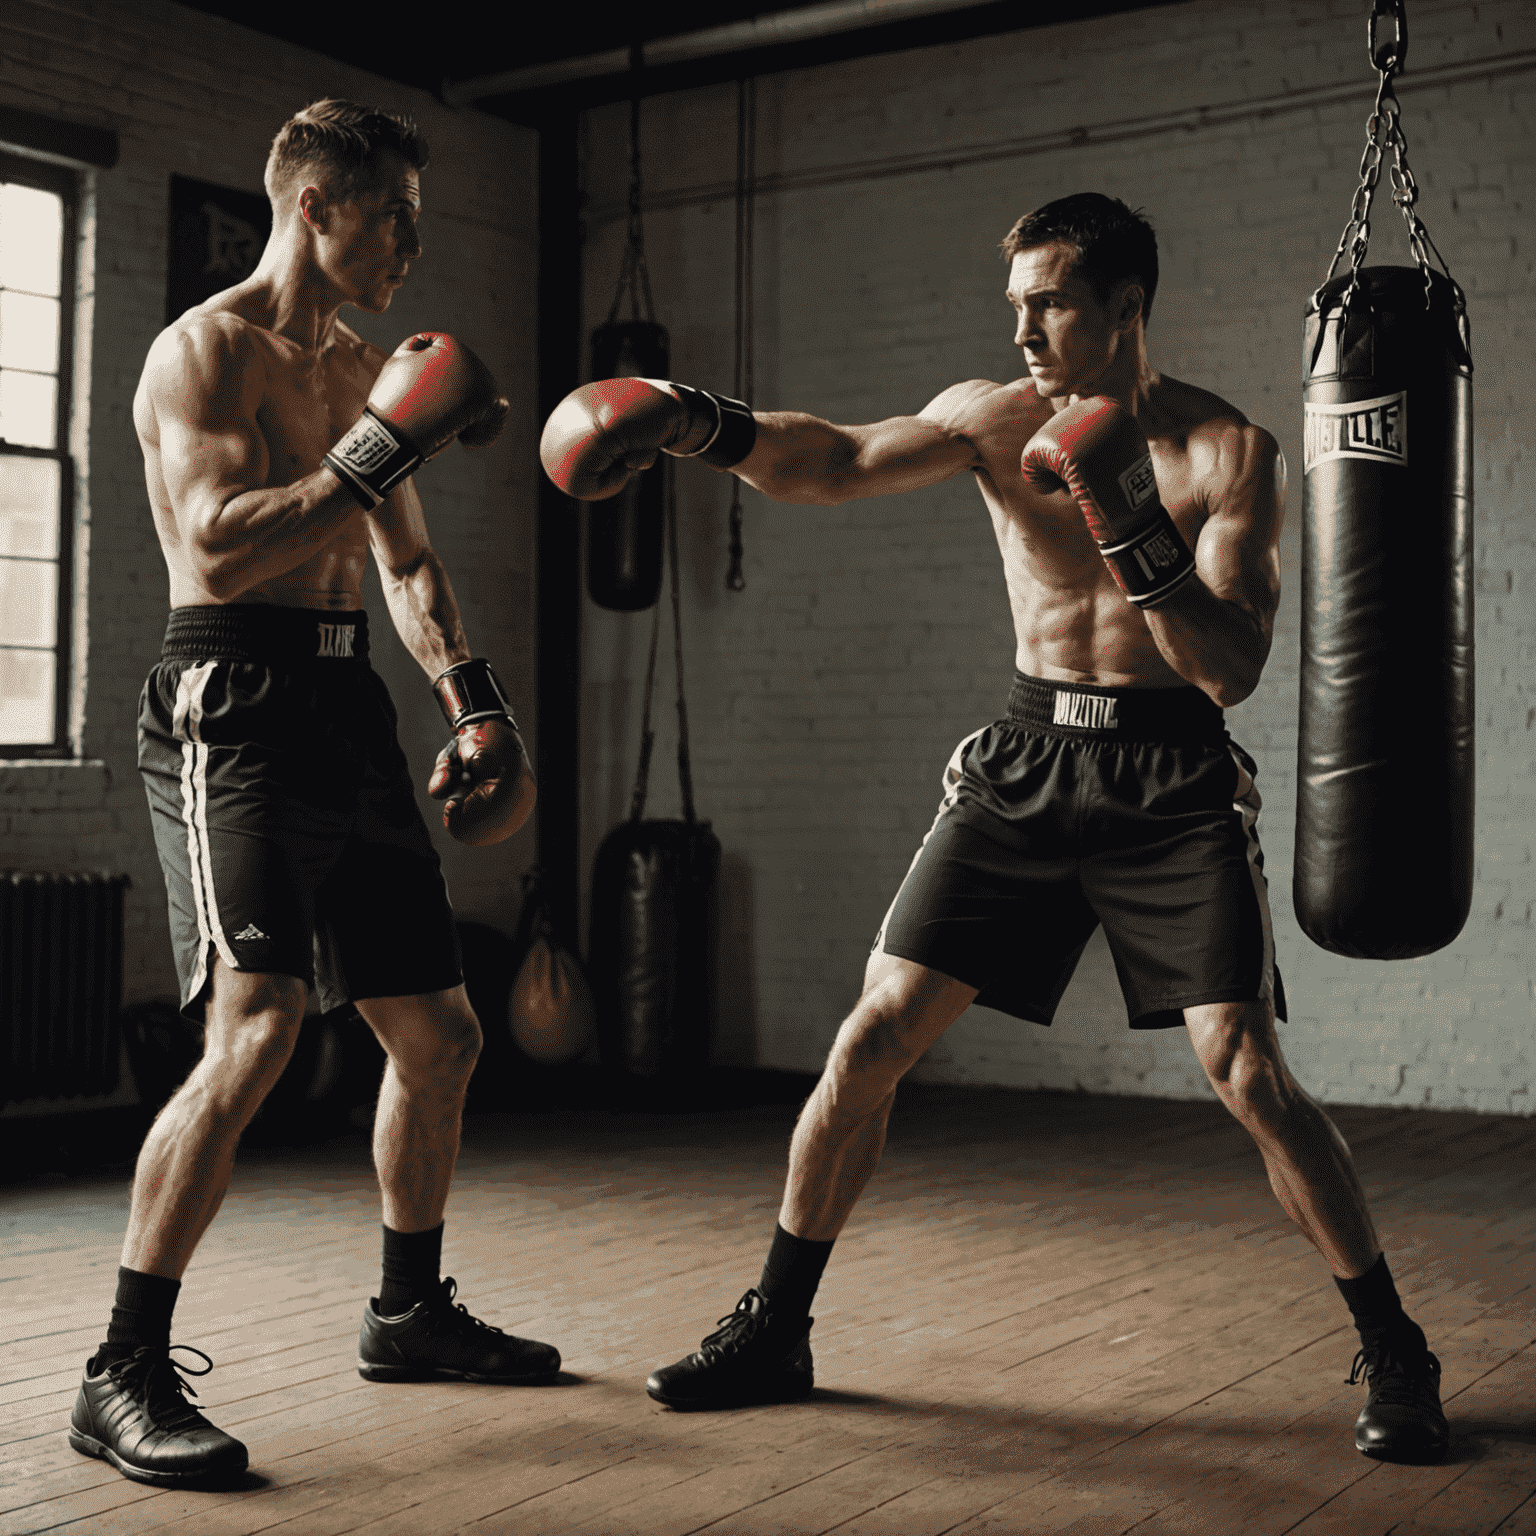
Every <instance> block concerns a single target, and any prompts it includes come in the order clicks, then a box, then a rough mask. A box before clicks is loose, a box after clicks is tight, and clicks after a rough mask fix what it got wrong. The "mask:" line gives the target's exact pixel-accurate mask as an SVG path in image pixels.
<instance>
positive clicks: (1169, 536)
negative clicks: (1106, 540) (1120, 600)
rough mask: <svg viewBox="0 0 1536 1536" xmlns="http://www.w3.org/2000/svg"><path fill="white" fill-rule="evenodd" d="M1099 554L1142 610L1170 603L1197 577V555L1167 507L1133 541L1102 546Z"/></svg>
mask: <svg viewBox="0 0 1536 1536" xmlns="http://www.w3.org/2000/svg"><path fill="white" fill-rule="evenodd" d="M1099 553H1100V554H1101V555H1103V557H1104V560H1105V563H1106V564H1107V565H1108V566H1109V569H1110V574H1111V575H1113V576H1114V578H1115V580H1116V581H1117V582H1119V584H1120V590H1121V591H1122V592H1124V593H1125V595H1126V598H1127V599H1128V600H1129V601H1130V602H1132V603H1134V604H1135V606H1136V607H1138V608H1155V607H1157V605H1158V604H1159V603H1162V602H1166V601H1167V600H1168V599H1169V598H1170V597H1172V596H1173V594H1174V593H1175V592H1177V591H1178V589H1179V588H1180V587H1182V586H1183V585H1184V583H1185V582H1186V581H1188V580H1189V578H1190V577H1191V576H1193V575H1194V574H1195V556H1194V552H1193V551H1192V550H1191V549H1190V547H1189V545H1188V544H1186V543H1185V542H1184V535H1183V534H1181V533H1180V532H1179V530H1178V528H1177V527H1175V526H1174V521H1173V519H1172V518H1171V517H1170V516H1169V515H1168V509H1167V508H1166V507H1163V506H1159V507H1158V509H1157V512H1156V515H1155V516H1154V517H1153V518H1152V520H1151V521H1150V522H1148V523H1144V524H1143V525H1142V526H1141V527H1140V528H1138V529H1137V530H1136V532H1135V533H1133V534H1132V535H1131V536H1130V538H1128V539H1123V540H1121V541H1120V543H1118V544H1100V545H1099Z"/></svg>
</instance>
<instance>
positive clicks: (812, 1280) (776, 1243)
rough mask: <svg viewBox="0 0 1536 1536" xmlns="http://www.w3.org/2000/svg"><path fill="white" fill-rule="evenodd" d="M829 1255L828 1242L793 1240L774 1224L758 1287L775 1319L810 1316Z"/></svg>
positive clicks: (805, 1239) (830, 1246)
mask: <svg viewBox="0 0 1536 1536" xmlns="http://www.w3.org/2000/svg"><path fill="white" fill-rule="evenodd" d="M831 1256H832V1244H831V1243H818V1242H813V1241H812V1240H811V1239H810V1238H807V1237H796V1236H795V1235H794V1234H793V1233H792V1232H786V1231H785V1230H784V1228H783V1227H781V1226H779V1225H778V1224H777V1223H775V1224H774V1228H773V1246H772V1247H771V1248H769V1250H768V1260H767V1262H766V1263H765V1264H764V1265H763V1277H762V1279H761V1280H759V1281H758V1282H757V1288H758V1290H760V1291H761V1292H762V1293H763V1295H764V1296H766V1297H767V1298H768V1305H769V1307H770V1309H771V1310H772V1311H773V1313H774V1314H775V1316H777V1317H780V1318H783V1319H785V1320H786V1321H788V1320H791V1319H793V1320H796V1321H798V1320H799V1319H800V1318H803V1317H809V1316H810V1312H811V1300H812V1298H813V1297H814V1296H815V1295H816V1287H817V1286H818V1285H820V1284H821V1273H822V1271H823V1270H824V1269H825V1268H826V1267H827V1260H828V1259H829V1258H831Z"/></svg>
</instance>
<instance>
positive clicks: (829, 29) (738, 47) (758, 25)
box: [443, 0, 988, 107]
mask: <svg viewBox="0 0 1536 1536" xmlns="http://www.w3.org/2000/svg"><path fill="white" fill-rule="evenodd" d="M986 3H988V0H830V3H829V4H824V5H807V6H802V7H801V8H800V9H798V10H794V11H777V12H772V13H769V14H767V15H762V16H754V17H752V18H751V19H750V20H749V21H735V22H730V23H729V24H727V25H726V26H723V27H708V28H706V29H705V30H704V31H702V32H684V33H681V34H680V35H679V36H677V37H658V38H656V39H654V40H653V41H652V42H648V43H643V44H641V48H640V62H641V65H642V67H643V68H647V69H659V68H661V67H662V66H663V65H667V64H688V63H692V62H694V61H696V60H698V59H709V58H719V57H721V56H723V55H726V54H732V53H746V52H749V51H750V50H752V49H756V48H773V47H778V46H780V45H782V44H784V43H803V42H807V41H809V40H810V39H812V38H817V37H833V36H836V35H837V34H838V33H841V32H855V31H857V30H858V29H859V28H861V27H881V26H887V25H889V24H890V23H891V22H897V21H912V20H915V19H917V18H918V17H923V16H938V15H942V14H943V13H945V12H946V11H966V10H971V9H973V8H974V7H976V6H978V5H983V4H986ZM629 69H630V56H629V49H628V48H610V49H609V50H608V51H607V52H606V53H589V54H587V55H585V56H584V57H581V58H575V59H555V60H553V61H552V62H550V63H548V64H530V65H529V66H528V67H527V68H525V69H507V70H502V71H501V72H500V73H498V74H494V75H479V76H476V77H475V78H474V79H472V80H449V81H445V82H444V83H443V100H444V101H446V102H447V103H448V105H449V106H451V107H467V106H469V105H470V104H471V103H473V102H476V101H482V100H484V99H485V98H486V97H487V96H512V95H516V94H517V93H518V92H519V91H537V90H543V89H544V88H545V87H546V86H551V85H566V84H569V83H570V82H571V81H573V80H597V79H601V78H602V77H603V76H605V75H624V74H628V73H629Z"/></svg>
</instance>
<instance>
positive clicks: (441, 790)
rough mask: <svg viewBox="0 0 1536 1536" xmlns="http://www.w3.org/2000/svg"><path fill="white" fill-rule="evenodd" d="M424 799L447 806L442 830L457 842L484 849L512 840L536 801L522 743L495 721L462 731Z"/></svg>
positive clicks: (436, 765) (441, 758) (445, 754)
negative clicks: (504, 840)
mask: <svg viewBox="0 0 1536 1536" xmlns="http://www.w3.org/2000/svg"><path fill="white" fill-rule="evenodd" d="M427 793H428V794H429V795H430V796H431V797H432V798H433V799H434V800H443V801H446V804H445V805H444V806H443V825H444V826H445V827H446V828H447V829H448V835H449V836H450V837H451V838H453V839H454V840H455V841H456V842H460V843H468V844H470V846H471V847H475V848H484V847H487V846H488V845H489V844H491V843H499V842H501V841H502V840H503V839H504V838H508V837H511V836H512V834H513V833H514V832H516V831H517V830H518V828H519V827H521V826H522V824H523V823H524V822H525V821H527V820H528V817H529V815H530V814H531V813H532V811H533V802H534V800H535V799H536V798H537V791H536V790H535V789H534V785H533V769H532V768H531V767H530V766H529V763H528V755H527V753H526V752H524V750H523V740H522V737H520V736H519V735H518V734H517V731H516V730H515V729H514V728H513V726H512V725H511V724H510V723H504V722H501V721H496V720H482V721H480V722H478V723H477V724H475V725H466V726H464V727H463V728H462V729H461V730H459V731H458V732H457V733H456V734H455V735H454V738H453V740H452V741H450V742H449V743H448V745H447V746H446V747H444V748H443V750H442V751H441V752H439V753H438V754H437V761H436V762H435V763H434V764H433V765H432V777H431V779H429V780H428V782H427Z"/></svg>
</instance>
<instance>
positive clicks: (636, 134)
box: [608, 46, 656, 325]
mask: <svg viewBox="0 0 1536 1536" xmlns="http://www.w3.org/2000/svg"><path fill="white" fill-rule="evenodd" d="M630 68H631V70H632V71H633V78H632V86H633V95H631V97H630V100H629V226H628V229H627V230H626V232H625V233H626V239H625V244H624V259H623V262H622V263H621V264H620V266H619V286H618V289H617V291H616V292H615V293H614V295H613V303H612V305H610V306H609V309H608V324H609V325H612V324H613V323H614V321H615V320H617V319H618V318H619V305H620V304H621V303H622V302H623V299H624V296H625V294H626V293H627V294H628V295H629V312H630V318H631V319H633V320H638V319H640V317H641V311H642V308H643V310H644V315H645V318H646V319H647V320H651V321H654V320H655V319H656V301H655V299H654V298H653V297H652V296H651V274H650V269H649V268H648V267H647V266H646V264H645V226H644V225H643V224H642V223H641V221H640V190H641V179H640V50H639V48H638V46H637V47H634V48H632V49H631V50H630Z"/></svg>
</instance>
